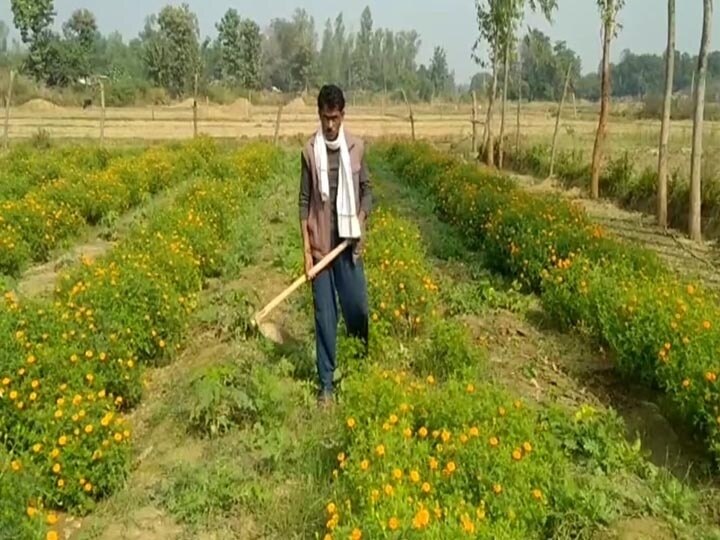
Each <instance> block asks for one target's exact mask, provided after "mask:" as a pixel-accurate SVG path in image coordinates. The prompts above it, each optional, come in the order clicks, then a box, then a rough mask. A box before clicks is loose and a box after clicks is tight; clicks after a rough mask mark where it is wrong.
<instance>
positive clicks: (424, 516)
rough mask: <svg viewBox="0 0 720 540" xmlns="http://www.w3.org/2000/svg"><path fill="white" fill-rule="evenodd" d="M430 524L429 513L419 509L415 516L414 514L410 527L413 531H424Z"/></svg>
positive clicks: (425, 509) (424, 509)
mask: <svg viewBox="0 0 720 540" xmlns="http://www.w3.org/2000/svg"><path fill="white" fill-rule="evenodd" d="M429 524H430V512H428V510H427V508H421V509H420V510H418V512H417V514H415V517H414V518H413V521H412V526H413V528H414V529H424V528H425V527H427V526H428V525H429Z"/></svg>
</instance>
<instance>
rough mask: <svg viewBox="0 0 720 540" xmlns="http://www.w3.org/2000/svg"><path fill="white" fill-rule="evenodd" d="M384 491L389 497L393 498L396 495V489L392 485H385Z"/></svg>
mask: <svg viewBox="0 0 720 540" xmlns="http://www.w3.org/2000/svg"><path fill="white" fill-rule="evenodd" d="M383 491H384V492H385V495H387V496H388V497H392V494H393V493H395V489H394V488H393V487H392V486H391V485H390V484H385V487H384V488H383Z"/></svg>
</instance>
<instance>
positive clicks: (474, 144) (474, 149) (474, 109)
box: [471, 90, 478, 159]
mask: <svg viewBox="0 0 720 540" xmlns="http://www.w3.org/2000/svg"><path fill="white" fill-rule="evenodd" d="M477 124H478V119H477V93H476V92H475V90H473V91H472V151H471V156H472V157H473V159H475V158H477Z"/></svg>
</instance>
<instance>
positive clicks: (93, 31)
mask: <svg viewBox="0 0 720 540" xmlns="http://www.w3.org/2000/svg"><path fill="white" fill-rule="evenodd" d="M63 35H64V36H65V47H66V48H68V49H69V50H68V51H67V53H66V54H67V57H68V59H69V60H70V62H71V63H72V72H73V73H72V75H73V76H74V77H73V78H80V77H85V78H87V77H88V76H89V75H91V74H92V72H93V66H92V56H93V52H94V50H95V46H96V44H97V42H98V39H99V37H100V34H99V32H98V29H97V23H96V22H95V15H93V13H92V12H91V11H89V10H87V9H78V10H76V11H74V12H73V14H72V15H71V16H70V18H69V19H68V20H67V21H66V22H65V24H63Z"/></svg>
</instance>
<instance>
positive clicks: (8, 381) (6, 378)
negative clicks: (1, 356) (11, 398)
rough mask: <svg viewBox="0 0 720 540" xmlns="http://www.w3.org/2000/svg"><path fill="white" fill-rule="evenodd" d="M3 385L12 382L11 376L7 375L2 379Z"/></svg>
mask: <svg viewBox="0 0 720 540" xmlns="http://www.w3.org/2000/svg"><path fill="white" fill-rule="evenodd" d="M2 383H3V386H8V385H9V384H10V377H5V378H4V379H3V380H2Z"/></svg>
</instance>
